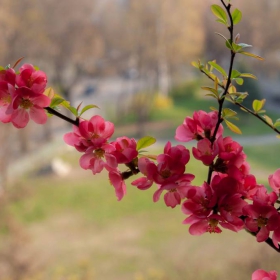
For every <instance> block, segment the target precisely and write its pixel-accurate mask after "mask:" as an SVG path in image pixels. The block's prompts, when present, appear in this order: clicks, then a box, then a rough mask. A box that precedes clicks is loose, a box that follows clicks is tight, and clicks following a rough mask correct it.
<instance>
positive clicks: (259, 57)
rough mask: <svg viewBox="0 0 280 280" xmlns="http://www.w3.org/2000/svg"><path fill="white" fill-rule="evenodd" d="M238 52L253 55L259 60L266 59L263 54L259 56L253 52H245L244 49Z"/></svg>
mask: <svg viewBox="0 0 280 280" xmlns="http://www.w3.org/2000/svg"><path fill="white" fill-rule="evenodd" d="M238 53H241V54H244V55H247V56H251V57H253V58H256V59H258V60H264V58H262V57H261V56H258V55H256V54H253V53H249V52H244V51H239V52H238Z"/></svg>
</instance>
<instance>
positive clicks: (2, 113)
mask: <svg viewBox="0 0 280 280" xmlns="http://www.w3.org/2000/svg"><path fill="white" fill-rule="evenodd" d="M14 91H15V88H14V87H13V86H12V85H11V84H9V83H8V82H6V81H0V121H1V122H3V123H8V122H10V121H11V116H12V114H11V111H10V113H8V112H9V107H10V104H11V102H12V96H13V94H14Z"/></svg>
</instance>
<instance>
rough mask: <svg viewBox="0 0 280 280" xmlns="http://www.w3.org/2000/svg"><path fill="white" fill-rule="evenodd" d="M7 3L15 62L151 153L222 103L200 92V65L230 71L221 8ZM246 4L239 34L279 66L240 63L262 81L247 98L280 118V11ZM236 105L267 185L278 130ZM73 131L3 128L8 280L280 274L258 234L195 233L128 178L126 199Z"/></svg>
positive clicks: (2, 246)
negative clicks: (73, 145) (86, 162)
mask: <svg viewBox="0 0 280 280" xmlns="http://www.w3.org/2000/svg"><path fill="white" fill-rule="evenodd" d="M0 4H1V9H0V31H1V33H0V34H1V36H0V56H1V65H2V66H6V65H8V64H11V65H13V64H14V63H15V61H17V60H18V59H19V58H20V57H24V60H23V63H32V64H34V65H36V66H38V67H39V68H40V69H41V70H43V71H45V72H46V73H47V76H48V79H49V81H48V85H49V86H52V87H53V88H54V89H55V91H56V92H57V93H58V94H61V95H63V96H64V97H65V99H67V100H69V101H70V102H71V103H72V104H73V105H75V106H77V105H78V104H79V103H80V102H81V101H83V105H87V104H96V105H98V106H99V108H100V109H94V110H91V111H89V112H88V117H90V116H91V115H93V114H100V115H102V116H104V117H105V118H106V119H107V120H110V121H112V122H114V123H115V124H116V129H115V134H114V137H118V136H122V135H127V136H129V137H135V138H139V137H141V136H144V135H151V136H154V137H157V139H158V143H157V145H155V147H154V148H152V149H151V152H152V153H161V152H162V147H163V145H164V140H167V139H174V133H175V129H176V127H177V126H178V125H180V124H181V123H182V122H183V120H184V118H185V117H186V116H187V115H192V113H193V111H194V110H199V109H204V110H207V111H209V107H210V106H215V102H214V101H213V100H212V99H209V98H206V97H205V93H204V92H203V91H202V90H201V89H200V87H201V86H205V85H208V86H209V85H211V83H210V81H208V80H207V79H206V78H205V77H203V76H202V74H201V73H199V72H198V70H197V69H193V68H192V66H191V62H192V61H196V60H198V59H201V60H202V61H204V62H207V61H209V60H214V59H216V60H217V62H218V63H219V64H221V65H222V66H223V67H225V68H226V69H227V67H228V64H229V51H228V49H227V48H226V47H225V45H224V41H223V39H222V38H221V37H219V36H217V35H216V34H215V32H220V33H223V34H224V35H226V36H227V30H225V28H223V26H222V25H220V24H218V23H216V22H215V18H214V16H213V15H212V13H211V12H210V5H211V4H219V1H217V0H213V1H210V0H203V1H202V0H201V1H197V0H177V1H176V4H175V2H174V1H172V0H153V1H149V0H141V1H137V0H79V1H74V0H68V1H56V0H45V1H38V0H20V1H15V0H0ZM232 4H233V5H234V7H237V8H238V9H240V10H241V11H242V13H243V19H242V21H241V23H240V24H239V25H238V26H236V33H235V34H237V33H240V35H241V38H240V42H244V43H247V44H251V45H253V48H252V49H251V50H250V51H251V52H253V53H255V54H257V55H260V56H262V57H264V58H265V60H264V61H262V62H260V61H256V60H254V59H252V58H248V57H245V56H242V57H241V56H240V57H239V56H237V59H236V63H235V69H238V70H239V71H240V72H250V73H253V74H254V75H256V76H257V77H258V80H257V81H255V80H246V81H245V82H244V84H243V86H240V88H239V90H240V91H248V93H249V97H248V98H247V100H248V101H247V100H246V102H247V103H245V105H247V106H249V107H251V103H252V100H253V99H262V98H265V99H266V100H267V103H266V106H265V109H266V110H267V114H268V115H269V116H270V117H271V118H272V119H273V120H276V119H277V118H278V117H279V115H280V114H279V105H280V91H279V78H280V71H279V69H280V37H279V36H278V34H279V33H280V24H278V22H279V20H278V18H279V13H280V2H279V1H277V0H269V1H266V0H259V1H258V4H257V5H256V1H255V0H247V1H241V0H233V1H232ZM227 106H232V105H230V104H227ZM232 108H234V107H232ZM234 109H236V110H237V111H238V113H239V115H240V118H241V120H242V121H240V122H236V125H238V126H239V127H240V128H241V130H242V131H243V135H244V137H242V138H240V141H242V142H241V143H242V144H243V145H244V150H245V152H246V153H247V154H248V161H249V162H250V164H251V166H252V173H254V174H256V176H257V177H258V179H259V182H260V183H264V184H266V185H267V177H268V175H269V174H271V173H273V172H274V170H275V169H276V168H278V167H279V160H278V158H277V157H276V155H275V151H279V143H278V142H277V139H276V138H275V135H271V134H272V131H271V130H270V129H268V128H267V127H266V126H264V125H263V124H261V123H259V122H258V121H257V120H255V119H254V118H252V117H250V116H248V115H246V114H245V113H243V112H242V111H239V110H238V109H237V108H234ZM70 130H71V126H69V125H68V124H66V123H64V122H63V121H61V120H59V119H57V118H55V117H51V118H50V119H49V120H48V123H47V124H46V125H45V126H43V127H41V126H38V125H35V124H32V123H29V124H28V127H27V128H25V129H23V130H17V129H15V128H13V127H12V126H11V125H3V124H1V126H0V143H1V151H0V157H1V161H0V191H1V195H0V239H1V242H0V280H3V279H5V280H14V279H15V280H16V279H20V280H21V279H24V280H25V279H31V280H33V279H38V280H39V279H67V280H68V279H69V280H70V279H84V280H89V279H105V280H106V279H122V280H123V279H124V280H126V279H127V280H130V279H132V280H146V279H148V280H152V279H154V280H167V279H175V280H176V279H203V280H204V279H214V280H215V279H249V278H250V276H251V273H252V272H253V270H255V269H257V268H263V269H267V270H270V269H277V268H278V267H279V265H277V264H279V261H278V258H279V257H278V255H277V253H275V252H273V251H272V249H270V248H268V247H267V246H266V245H265V244H257V242H256V241H255V240H254V238H253V237H251V236H249V235H248V234H246V233H245V232H244V233H239V234H233V233H227V232H223V233H222V234H220V235H211V236H210V235H205V236H202V237H192V236H190V235H189V234H188V227H186V226H183V225H181V222H182V220H183V219H184V218H185V217H184V215H183V214H182V213H181V211H180V207H177V208H175V209H167V208H166V207H165V206H164V203H163V201H160V202H158V203H156V204H154V203H153V202H152V194H153V190H150V191H146V192H140V191H138V190H135V189H134V188H132V187H131V186H129V183H127V185H128V195H127V196H126V197H125V198H124V199H123V201H122V202H117V201H116V197H115V194H114V190H113V187H112V186H110V184H109V182H108V179H107V177H106V174H101V175H99V176H94V177H93V176H92V174H91V172H90V171H88V172H87V171H84V170H81V168H79V164H78V161H79V156H80V155H79V154H78V153H77V152H75V151H73V150H72V149H70V148H69V147H67V146H66V145H65V144H64V143H63V140H62V136H63V134H64V133H65V132H67V131H70ZM227 133H228V134H229V135H232V133H231V132H230V131H227ZM278 141H279V140H278ZM187 168H189V169H188V171H189V172H194V173H195V174H198V175H197V177H196V184H201V183H202V182H203V181H204V180H205V178H206V174H207V170H206V168H205V170H202V168H201V166H200V165H198V163H196V162H192V163H190V165H189V166H188V167H187ZM198 170H199V172H198ZM279 272H280V271H279ZM229 274H230V275H231V276H230V278H229V277H228V275H229Z"/></svg>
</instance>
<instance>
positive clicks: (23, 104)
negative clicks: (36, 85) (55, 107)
mask: <svg viewBox="0 0 280 280" xmlns="http://www.w3.org/2000/svg"><path fill="white" fill-rule="evenodd" d="M32 106H33V103H32V102H31V101H30V100H29V99H22V100H21V102H20V107H22V108H23V109H25V110H27V109H29V108H30V107H32Z"/></svg>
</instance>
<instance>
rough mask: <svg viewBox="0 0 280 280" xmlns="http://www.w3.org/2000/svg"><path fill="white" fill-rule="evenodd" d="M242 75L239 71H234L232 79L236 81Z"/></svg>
mask: <svg viewBox="0 0 280 280" xmlns="http://www.w3.org/2000/svg"><path fill="white" fill-rule="evenodd" d="M240 75H241V73H240V72H239V71H237V70H235V69H233V70H232V72H231V77H230V78H231V79H235V78H238V77H240Z"/></svg>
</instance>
